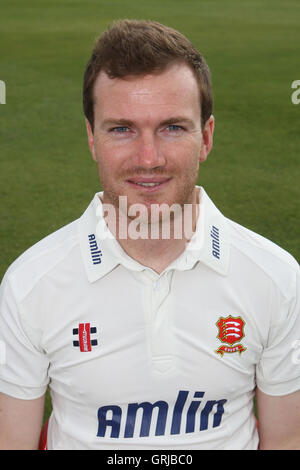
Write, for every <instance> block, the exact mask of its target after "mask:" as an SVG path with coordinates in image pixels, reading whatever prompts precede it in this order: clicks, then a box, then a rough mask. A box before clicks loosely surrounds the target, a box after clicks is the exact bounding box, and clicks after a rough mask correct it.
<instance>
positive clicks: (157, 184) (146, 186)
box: [127, 177, 171, 191]
mask: <svg viewBox="0 0 300 470" xmlns="http://www.w3.org/2000/svg"><path fill="white" fill-rule="evenodd" d="M170 180H171V178H166V177H151V178H146V177H138V178H131V179H129V180H127V183H129V184H130V185H131V186H133V187H136V188H137V189H138V188H139V189H142V190H147V191H155V190H157V189H161V188H162V187H163V186H166V184H167V183H168V182H169V181H170Z"/></svg>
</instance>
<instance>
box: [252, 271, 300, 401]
mask: <svg viewBox="0 0 300 470" xmlns="http://www.w3.org/2000/svg"><path fill="white" fill-rule="evenodd" d="M289 292H290V295H288V296H285V297H283V296H282V294H279V293H278V292H277V294H276V293H275V294H273V302H272V309H273V310H274V312H275V311H276V312H277V314H276V315H275V314H274V315H272V318H273V320H272V324H271V325H270V332H269V338H268V344H267V345H266V347H265V348H264V350H263V352H262V355H261V359H260V362H259V363H258V364H257V367H256V383H257V386H258V388H259V389H260V390H261V391H262V392H264V393H266V394H268V395H276V396H280V395H287V394H289V393H293V392H296V391H297V390H300V301H299V299H300V276H299V269H298V270H297V272H296V274H295V276H294V280H293V282H292V283H291V285H290V291H289Z"/></svg>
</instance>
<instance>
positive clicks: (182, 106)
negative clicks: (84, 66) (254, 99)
mask: <svg viewBox="0 0 300 470" xmlns="http://www.w3.org/2000/svg"><path fill="white" fill-rule="evenodd" d="M94 97H95V104H94V132H92V131H91V128H90V125H89V123H88V122H87V131H88V137H89V147H90V150H91V153H92V155H93V158H94V159H95V161H96V162H97V166H98V170H99V176H100V181H101V184H102V188H103V191H104V195H103V202H104V203H112V204H114V205H115V207H118V202H119V196H127V205H128V207H130V206H131V205H132V204H135V203H139V204H144V205H145V206H147V208H148V209H149V208H151V205H152V204H162V203H166V204H168V205H169V206H171V205H172V204H174V203H175V204H180V205H181V206H183V204H188V203H192V202H195V184H196V181H197V176H198V169H199V163H200V162H201V161H204V160H205V159H206V156H207V154H208V153H209V151H210V148H211V146H212V134H213V126H214V122H213V117H212V116H211V118H210V119H209V120H208V121H207V123H206V125H205V129H204V130H203V132H202V130H201V112H200V104H199V90H198V84H197V81H196V79H195V77H194V75H193V72H192V71H191V69H190V68H189V67H188V66H186V65H184V64H173V65H171V66H169V68H168V69H167V70H165V71H163V72H161V73H159V74H150V75H145V76H129V77H125V78H124V79H120V78H114V79H111V78H109V77H108V76H107V75H106V73H105V72H101V73H100V74H99V76H98V78H97V80H96V82H95V87H94Z"/></svg>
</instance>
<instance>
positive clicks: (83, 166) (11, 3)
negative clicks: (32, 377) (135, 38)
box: [0, 0, 300, 419]
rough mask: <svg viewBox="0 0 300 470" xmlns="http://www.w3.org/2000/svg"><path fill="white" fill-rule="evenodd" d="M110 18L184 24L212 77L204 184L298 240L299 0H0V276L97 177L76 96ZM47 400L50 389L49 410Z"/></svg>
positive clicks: (273, 232) (298, 251)
mask: <svg viewBox="0 0 300 470" xmlns="http://www.w3.org/2000/svg"><path fill="white" fill-rule="evenodd" d="M117 18H137V19H153V20H157V21H159V22H162V23H165V24H167V25H169V26H172V27H174V28H176V29H179V30H180V31H182V32H183V33H184V34H185V35H186V36H187V37H188V38H189V39H190V40H191V41H192V42H193V43H194V45H195V46H196V47H198V48H199V49H200V50H201V52H202V53H203V54H204V56H205V57H206V59H207V62H208V64H209V66H210V69H211V73H212V80H213V89H214V98H215V107H214V115H215V119H216V129H215V138H214V148H213V150H212V152H211V154H210V156H209V158H208V160H207V162H205V163H204V164H202V166H201V167H200V173H199V184H201V185H203V186H204V187H205V189H206V191H207V192H208V194H209V195H210V196H211V197H212V198H213V200H214V201H215V203H216V204H217V205H218V207H219V208H220V209H221V210H222V211H223V212H224V213H225V214H226V215H227V216H228V217H229V218H231V219H233V220H235V221H237V222H239V223H240V224H242V225H245V226H246V227H248V228H250V229H252V230H254V231H256V232H259V233H260V234H262V235H264V236H265V237H267V238H270V239H271V240H273V241H274V242H275V243H277V244H279V245H281V246H282V247H283V248H285V249H286V250H288V251H289V252H291V253H292V254H293V255H294V256H295V257H296V258H297V259H298V260H299V255H300V247H299V242H298V240H299V217H298V215H299V192H300V190H299V148H300V105H294V104H292V101H291V94H292V92H293V90H292V89H291V83H292V82H293V81H294V80H297V79H300V62H299V43H300V29H299V23H300V4H299V1H298V0H285V1H284V2H282V0H272V1H269V0H257V1H250V0H231V1H226V2H225V1H224V0H185V1H184V2H179V1H174V0H164V1H163V2H162V1H161V0H147V2H141V1H135V0H134V1H130V0H128V1H126V2H125V1H123V0H110V1H108V0H107V1H106V0H84V1H83V0H26V1H24V0H2V2H1V15H0V80H4V81H5V83H6V92H7V95H6V104H5V105H0V165H1V171H0V191H1V206H0V208H1V219H0V220H1V224H0V250H1V258H0V276H1V277H2V276H3V274H4V272H5V270H6V269H7V267H8V266H9V264H10V263H11V262H12V261H13V260H14V259H15V258H16V257H17V256H18V255H19V254H21V253H22V252H23V251H24V250H25V249H27V248H28V247H29V246H31V245H32V244H34V243H35V242H37V241H38V240H40V239H41V238H42V237H44V236H46V235H47V234H49V233H51V232H52V231H54V230H56V229H57V228H59V227H61V226H63V225H65V224H67V223H68V222H70V221H72V220H74V219H75V218H77V217H78V216H79V215H80V214H81V213H82V212H83V210H84V209H85V208H86V207H87V205H88V203H89V201H90V199H91V198H92V196H93V195H94V193H95V192H96V191H98V190H99V189H100V186H99V182H98V176H97V171H96V166H95V163H94V162H93V160H92V158H91V157H90V154H89V151H88V145H87V138H86V134H85V127H84V117H83V113H82V105H81V90H82V77H83V71H84V67H85V65H86V62H87V60H88V58H89V55H90V52H91V48H92V46H93V42H94V40H95V38H96V37H97V36H98V35H99V33H101V31H103V30H104V29H105V28H106V27H107V26H108V24H109V23H110V22H111V21H113V20H114V19H117ZM50 410H51V404H50V400H49V396H47V404H46V410H45V419H46V418H47V417H48V415H49V412H50Z"/></svg>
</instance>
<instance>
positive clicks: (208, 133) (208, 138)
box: [200, 115, 215, 163]
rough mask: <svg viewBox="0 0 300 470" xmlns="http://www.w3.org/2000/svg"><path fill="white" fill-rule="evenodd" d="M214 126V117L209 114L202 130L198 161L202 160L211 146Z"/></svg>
mask: <svg viewBox="0 0 300 470" xmlns="http://www.w3.org/2000/svg"><path fill="white" fill-rule="evenodd" d="M214 128H215V118H214V117H213V115H211V116H210V117H209V118H208V119H207V121H206V123H205V126H204V129H203V131H202V145H201V150H200V163H202V162H204V161H205V160H206V158H207V156H208V154H209V152H210V151H211V148H212V146H213V133H214Z"/></svg>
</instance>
